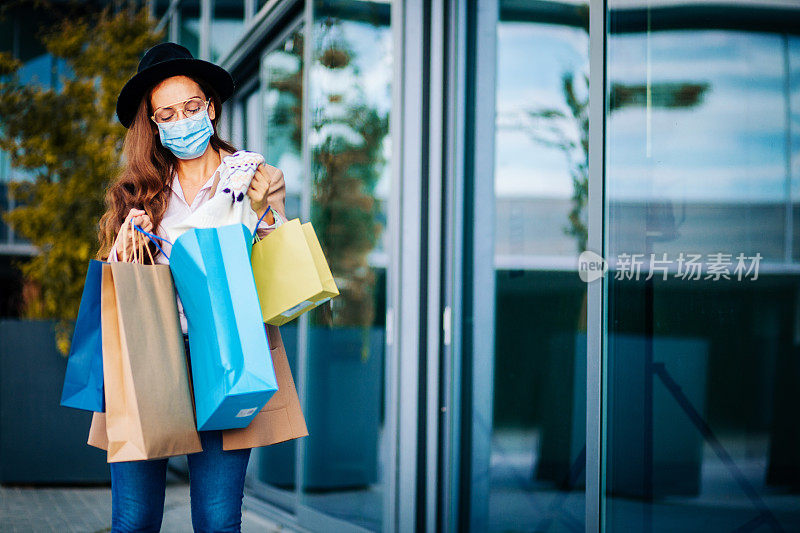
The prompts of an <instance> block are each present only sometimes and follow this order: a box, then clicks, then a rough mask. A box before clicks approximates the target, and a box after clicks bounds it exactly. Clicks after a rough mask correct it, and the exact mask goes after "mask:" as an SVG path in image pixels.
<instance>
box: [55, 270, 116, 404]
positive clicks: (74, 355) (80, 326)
mask: <svg viewBox="0 0 800 533" xmlns="http://www.w3.org/2000/svg"><path fill="white" fill-rule="evenodd" d="M102 269H103V261H97V260H94V259H93V260H91V261H89V268H88V270H87V271H86V281H85V282H84V285H83V294H82V295H81V305H80V307H79V308H78V318H77V320H76V321H75V330H74V332H73V334H72V344H71V345H70V351H69V359H67V371H66V373H65V374H64V386H63V388H62V389H61V405H63V406H65V407H74V408H75V409H84V410H86V411H97V412H103V411H105V409H106V407H105V406H106V403H105V397H104V395H103V336H102V335H101V330H100V290H101V283H100V280H101V278H102V273H103V270H102Z"/></svg>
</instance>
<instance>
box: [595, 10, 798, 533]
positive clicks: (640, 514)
mask: <svg viewBox="0 0 800 533" xmlns="http://www.w3.org/2000/svg"><path fill="white" fill-rule="evenodd" d="M704 4H705V2H699V1H698V2H683V3H682V7H680V8H675V9H672V8H660V7H650V8H631V7H626V6H629V5H630V3H629V2H624V1H622V0H614V1H612V2H610V3H609V7H610V32H611V33H610V35H609V36H608V76H607V78H608V86H607V88H606V89H607V93H606V94H607V104H608V107H607V110H606V113H607V118H606V124H607V126H606V128H607V138H606V143H607V158H606V191H605V197H606V201H607V204H606V209H607V212H608V219H607V221H606V236H605V238H606V258H607V259H608V260H609V262H610V263H611V266H612V270H611V272H609V275H608V300H607V314H608V320H607V332H606V334H607V335H606V344H607V353H606V358H605V359H606V360H605V367H606V370H605V372H606V376H607V388H608V395H607V400H606V405H605V407H604V420H605V424H606V432H607V440H606V443H605V448H606V450H607V452H606V453H607V460H608V463H607V466H606V478H605V480H604V496H605V499H604V512H605V516H606V521H605V522H606V526H607V529H608V530H610V531H631V530H632V529H635V530H637V531H646V532H651V531H664V532H667V531H669V532H672V531H734V530H737V531H739V530H740V531H797V530H798V529H800V507H798V505H797V503H796V502H797V491H798V489H800V433H798V431H797V429H796V427H797V422H796V409H795V406H796V405H797V404H798V400H800V397H798V390H799V389H798V387H797V383H798V378H800V366H798V363H797V361H798V355H800V277H798V275H797V274H798V272H800V269H798V264H797V263H796V260H797V254H796V250H797V247H798V235H799V234H798V232H797V231H798V226H797V223H796V217H797V215H798V213H797V209H796V207H795V206H796V201H797V192H798V167H797V165H796V161H797V159H796V150H797V146H798V144H797V125H798V124H800V105H798V104H799V103H800V102H798V97H797V95H798V91H800V83H798V81H799V80H800V78H799V77H798V74H800V71H798V65H800V61H798V58H800V55H799V54H798V52H800V49H799V48H798V47H797V44H796V37H795V36H790V35H787V34H786V33H785V31H786V28H787V26H786V25H785V24H784V21H785V20H787V19H794V20H797V17H798V9H799V8H798V7H790V4H783V6H784V8H783V9H772V8H765V7H759V6H758V5H756V4H752V5H749V4H747V5H745V4H743V7H740V8H739V9H736V10H730V11H727V12H726V11H725V10H721V11H720V13H721V14H722V13H724V14H725V16H724V17H716V16H715V17H707V16H705V15H703V13H704V12H705V11H703V10H704V9H705V6H704ZM676 9H677V10H679V11H676ZM756 21H757V22H756ZM756 23H757V26H756V25H755V24H756ZM709 24H713V27H711V26H709ZM739 254H741V256H742V257H743V258H744V259H745V262H746V265H745V266H746V267H748V268H749V267H751V266H752V265H753V264H755V265H756V266H757V270H756V271H755V272H753V271H752V270H751V272H750V274H749V275H747V274H746V271H745V275H744V276H743V277H742V276H741V273H742V271H739V272H738V273H737V267H738V264H739V262H738V261H737V256H739ZM756 257H759V258H760V259H758V260H756V259H753V260H751V258H756ZM690 258H693V259H694V262H695V263H696V264H699V265H700V267H701V270H700V271H695V270H691V269H690V268H689V262H688V260H689V259H690ZM648 277H649V278H650V279H647V278H648Z"/></svg>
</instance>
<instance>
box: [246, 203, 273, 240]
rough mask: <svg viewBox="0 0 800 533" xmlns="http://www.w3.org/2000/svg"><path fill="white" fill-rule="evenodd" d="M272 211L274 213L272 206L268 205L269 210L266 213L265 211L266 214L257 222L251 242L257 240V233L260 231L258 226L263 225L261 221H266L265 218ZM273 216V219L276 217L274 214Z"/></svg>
mask: <svg viewBox="0 0 800 533" xmlns="http://www.w3.org/2000/svg"><path fill="white" fill-rule="evenodd" d="M270 211H272V206H271V205H268V206H267V210H266V211H264V214H263V215H261V216H260V217H259V218H258V222H256V229H254V230H253V237H252V238H251V239H250V240H255V238H256V232H257V231H258V225H259V224H261V221H262V220H264V217H265V216H267V213H269V212H270ZM272 216H273V217H275V215H274V214H273V215H272Z"/></svg>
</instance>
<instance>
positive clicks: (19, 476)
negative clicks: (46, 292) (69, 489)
mask: <svg viewBox="0 0 800 533" xmlns="http://www.w3.org/2000/svg"><path fill="white" fill-rule="evenodd" d="M66 367H67V358H66V357H64V356H63V355H61V354H60V353H59V352H58V350H57V349H56V345H55V332H54V322H53V321H44V320H42V321H39V320H0V482H2V483H30V484H61V483H106V482H109V481H110V472H109V468H108V463H107V462H106V452H105V451H104V450H101V449H99V448H94V447H92V446H89V445H88V444H86V439H87V437H88V434H89V425H90V424H91V420H92V413H90V412H88V411H80V410H78V409H72V408H69V407H62V406H61V405H60V402H61V389H62V387H63V384H64V372H65V370H66Z"/></svg>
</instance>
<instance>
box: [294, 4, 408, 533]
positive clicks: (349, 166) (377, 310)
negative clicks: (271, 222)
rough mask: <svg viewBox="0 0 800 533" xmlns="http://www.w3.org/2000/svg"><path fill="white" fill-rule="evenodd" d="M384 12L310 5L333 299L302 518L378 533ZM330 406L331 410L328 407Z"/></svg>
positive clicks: (322, 214) (311, 352)
mask: <svg viewBox="0 0 800 533" xmlns="http://www.w3.org/2000/svg"><path fill="white" fill-rule="evenodd" d="M389 8H390V5H389V4H388V3H383V2H329V1H317V2H315V3H314V13H315V20H314V41H313V47H314V48H313V58H314V61H313V63H312V65H310V86H309V93H310V96H309V98H310V101H309V105H310V112H311V114H312V115H311V116H312V124H311V129H312V131H311V134H310V138H309V141H310V145H311V161H312V176H310V180H311V191H312V198H311V200H312V202H311V219H312V222H313V224H314V228H315V230H316V232H317V235H318V236H319V238H320V242H321V244H322V247H323V250H324V251H325V255H326V257H327V258H328V261H329V262H330V265H331V270H332V271H333V273H334V276H335V277H336V281H337V284H338V287H339V290H340V293H341V294H340V296H338V297H337V298H335V299H334V300H333V301H332V304H333V305H332V308H329V307H324V308H317V309H316V310H315V311H313V312H312V316H311V317H310V327H309V331H308V352H307V355H308V359H307V369H306V375H307V381H306V406H307V412H306V416H307V422H308V426H309V433H310V435H311V436H310V437H309V438H308V439H307V440H306V441H305V447H304V450H305V454H304V457H303V461H304V465H305V466H304V473H305V475H304V479H303V493H302V500H301V503H303V504H304V505H305V506H309V507H312V508H313V509H315V510H317V511H321V512H323V513H325V514H328V515H331V516H335V517H337V518H340V519H343V520H346V521H348V522H351V523H355V524H358V525H360V526H362V527H365V528H368V529H371V530H378V529H380V528H381V523H382V515H383V500H384V490H385V481H386V480H385V470H386V467H387V466H388V465H385V464H383V463H382V461H381V453H380V452H381V450H386V449H387V447H388V448H389V449H391V446H392V443H390V442H386V441H385V439H386V432H385V431H384V420H385V416H384V411H385V407H386V405H385V402H384V347H385V342H386V339H385V324H384V317H385V315H386V298H385V295H386V281H385V279H386V268H387V264H388V261H389V257H388V256H387V252H386V250H387V247H385V246H384V245H382V240H383V238H384V235H385V227H386V223H385V220H386V211H385V209H386V205H387V199H388V194H389V185H390V153H389V146H390V138H389V113H390V110H391V76H392V33H391V28H390V26H389V23H390V20H389V12H390V9H389ZM332 398H335V401H331V399H332Z"/></svg>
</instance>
